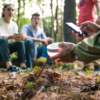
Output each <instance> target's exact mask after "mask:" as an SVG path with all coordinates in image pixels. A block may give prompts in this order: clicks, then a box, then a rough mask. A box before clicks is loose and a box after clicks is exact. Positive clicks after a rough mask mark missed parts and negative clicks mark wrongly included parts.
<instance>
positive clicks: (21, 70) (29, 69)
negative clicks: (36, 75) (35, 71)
mask: <svg viewBox="0 0 100 100" xmlns="http://www.w3.org/2000/svg"><path fill="white" fill-rule="evenodd" d="M14 67H15V68H16V69H17V70H18V71H20V72H27V73H29V72H31V71H32V68H27V69H21V68H20V67H18V66H14Z"/></svg>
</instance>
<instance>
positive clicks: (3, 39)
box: [0, 38, 8, 44]
mask: <svg viewBox="0 0 100 100" xmlns="http://www.w3.org/2000/svg"><path fill="white" fill-rule="evenodd" d="M0 43H3V44H8V41H7V39H6V38H1V39H0Z"/></svg>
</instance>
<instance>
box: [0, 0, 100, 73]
mask: <svg viewBox="0 0 100 100" xmlns="http://www.w3.org/2000/svg"><path fill="white" fill-rule="evenodd" d="M95 5H96V7H97V14H98V18H97V20H96V23H97V24H96V23H94V21H95V20H94V15H95V10H94V8H95ZM78 7H79V9H80V14H79V22H78V24H77V25H78V26H80V29H81V30H83V31H85V32H87V34H88V35H87V36H85V35H83V37H80V36H79V35H78V34H77V33H75V32H73V33H74V34H76V37H77V40H80V42H79V43H78V44H74V43H69V42H62V43H60V44H59V47H61V48H62V50H61V51H60V52H59V53H58V54H57V55H56V56H53V57H51V58H49V56H48V54H47V50H46V52H45V54H46V57H47V63H49V64H52V61H53V60H55V59H57V58H60V60H59V62H60V61H62V62H74V61H75V60H80V61H84V62H85V63H90V62H92V61H94V60H97V59H100V26H99V25H100V11H99V9H100V8H99V1H98V0H80V1H79V5H78ZM13 16H14V6H13V5H12V4H6V5H4V8H3V13H2V17H1V18H0V57H1V58H2V60H3V62H4V63H5V64H6V66H7V71H8V72H17V70H16V68H15V67H14V65H13V64H12V62H11V58H10V54H11V53H13V52H17V54H18V61H19V64H20V67H21V68H22V69H26V68H28V67H32V60H34V61H35V60H36V59H37V58H39V57H41V56H42V55H43V52H44V48H45V49H46V46H47V45H48V44H50V43H52V41H53V40H52V38H50V37H46V35H45V33H44V31H43V30H42V29H41V28H40V27H39V24H40V15H39V14H38V13H35V14H33V15H32V18H31V22H30V23H29V24H27V25H24V26H23V27H22V29H21V32H20V34H18V26H17V24H16V23H15V22H13V21H12V17H13ZM84 37H85V39H84ZM38 42H41V43H42V44H43V46H42V47H38ZM85 68H86V66H84V68H83V69H85ZM94 70H95V71H99V70H100V68H99V67H98V66H94Z"/></svg>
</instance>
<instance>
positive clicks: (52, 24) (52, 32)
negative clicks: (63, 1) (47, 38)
mask: <svg viewBox="0 0 100 100" xmlns="http://www.w3.org/2000/svg"><path fill="white" fill-rule="evenodd" d="M51 34H52V38H53V39H54V18H53V0H51Z"/></svg>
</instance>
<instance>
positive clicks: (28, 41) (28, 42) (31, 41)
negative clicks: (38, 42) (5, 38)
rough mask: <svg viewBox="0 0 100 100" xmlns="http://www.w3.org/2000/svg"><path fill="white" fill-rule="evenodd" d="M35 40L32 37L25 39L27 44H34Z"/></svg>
mask: <svg viewBox="0 0 100 100" xmlns="http://www.w3.org/2000/svg"><path fill="white" fill-rule="evenodd" d="M33 43H34V42H33V40H31V39H27V40H25V45H32V44H33Z"/></svg>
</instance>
